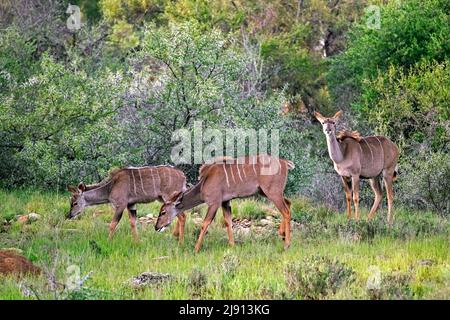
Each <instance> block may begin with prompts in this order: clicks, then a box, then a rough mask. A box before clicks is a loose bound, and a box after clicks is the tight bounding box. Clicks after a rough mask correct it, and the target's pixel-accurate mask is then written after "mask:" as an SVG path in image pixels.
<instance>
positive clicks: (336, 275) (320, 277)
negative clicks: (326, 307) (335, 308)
mask: <svg viewBox="0 0 450 320" xmlns="http://www.w3.org/2000/svg"><path fill="white" fill-rule="evenodd" d="M353 275H354V272H353V270H352V269H351V268H350V267H347V266H345V265H344V264H342V263H341V262H339V261H338V260H331V259H329V258H327V257H319V256H316V257H312V258H307V259H305V260H304V261H302V262H301V263H294V264H289V265H288V266H287V267H286V268H285V277H286V286H287V289H288V291H289V292H288V296H289V295H290V296H291V297H292V298H301V299H312V300H317V299H323V298H326V297H327V296H328V295H330V294H335V293H336V291H337V290H338V289H339V288H340V287H341V286H342V285H344V284H348V283H350V282H352V281H353V279H354V278H353Z"/></svg>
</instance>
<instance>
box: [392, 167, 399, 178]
mask: <svg viewBox="0 0 450 320" xmlns="http://www.w3.org/2000/svg"><path fill="white" fill-rule="evenodd" d="M397 177H398V165H396V166H395V169H394V176H393V177H392V181H396V180H397Z"/></svg>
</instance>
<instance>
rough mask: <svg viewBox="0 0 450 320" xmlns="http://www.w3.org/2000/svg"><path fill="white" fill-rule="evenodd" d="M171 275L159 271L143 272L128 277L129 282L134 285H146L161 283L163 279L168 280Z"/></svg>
mask: <svg viewBox="0 0 450 320" xmlns="http://www.w3.org/2000/svg"><path fill="white" fill-rule="evenodd" d="M172 278H173V277H172V276H171V275H170V274H167V273H159V272H143V273H141V274H140V275H138V276H136V277H133V278H132V279H130V281H129V282H130V283H131V285H132V286H134V287H141V286H146V285H149V284H155V283H161V282H164V281H169V280H171V279H172Z"/></svg>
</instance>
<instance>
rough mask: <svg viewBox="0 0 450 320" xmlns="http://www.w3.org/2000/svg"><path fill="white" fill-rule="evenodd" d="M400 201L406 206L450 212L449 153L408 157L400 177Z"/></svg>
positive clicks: (428, 153)
mask: <svg viewBox="0 0 450 320" xmlns="http://www.w3.org/2000/svg"><path fill="white" fill-rule="evenodd" d="M398 183H399V192H398V196H399V199H400V201H402V202H403V203H405V204H406V205H408V206H413V207H418V208H421V209H428V210H433V211H435V212H438V213H440V214H441V215H449V213H450V200H449V199H450V155H449V154H448V153H444V152H426V151H423V152H421V153H419V155H418V156H416V157H409V158H407V159H406V160H405V161H404V162H403V163H402V166H401V174H400V176H399V180H398Z"/></svg>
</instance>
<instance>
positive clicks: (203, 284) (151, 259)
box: [0, 191, 450, 299]
mask: <svg viewBox="0 0 450 320" xmlns="http://www.w3.org/2000/svg"><path fill="white" fill-rule="evenodd" d="M232 206H233V214H234V216H239V217H249V218H255V217H261V216H262V210H261V209H260V207H261V203H260V202H256V201H252V200H245V201H237V202H236V201H235V202H234V205H233V204H232ZM158 208H159V205H158V204H156V203H155V204H150V205H140V206H139V207H138V210H139V214H140V215H144V214H148V213H154V214H156V213H157V211H158ZM67 210H68V196H67V195H66V194H64V195H57V194H50V193H45V194H41V193H39V192H36V191H16V192H5V191H0V218H1V216H2V215H3V217H6V218H10V217H11V216H13V215H15V214H20V213H28V212H37V213H39V214H41V215H42V216H43V218H42V219H41V220H39V221H38V222H35V223H32V224H28V225H20V224H18V223H14V224H12V225H11V226H8V227H6V228H5V227H3V230H1V228H2V227H0V231H1V232H0V248H2V247H3V248H5V247H16V248H20V249H22V250H23V253H24V255H25V256H27V257H28V258H29V259H31V260H32V261H34V262H35V263H36V264H37V265H39V266H43V267H44V268H45V267H47V268H51V267H52V265H53V264H55V261H56V264H55V266H56V268H55V270H56V271H55V273H56V276H57V278H58V279H59V281H61V282H64V279H66V278H67V275H68V273H67V272H66V270H67V267H68V266H70V265H77V266H79V267H80V270H81V276H84V275H85V274H87V273H88V272H90V271H92V274H91V276H90V278H89V279H88V280H87V281H86V282H85V284H84V286H83V288H84V289H83V290H81V291H76V292H71V293H67V292H66V293H64V292H61V291H59V292H57V293H55V292H51V290H49V288H48V285H47V284H46V283H45V279H44V278H37V279H36V278H35V279H33V278H30V277H27V278H25V279H22V280H21V281H19V283H22V287H24V285H25V286H27V287H30V288H32V289H33V290H34V291H35V292H36V294H37V295H38V296H39V297H40V298H67V297H69V298H80V299H86V298H93V299H96V298H100V299H191V298H204V299H209V298H211V299H229V298H233V299H259V298H268V299H271V298H275V299H278V298H304V291H301V290H297V289H295V288H297V287H299V286H300V287H301V283H300V282H298V283H297V282H295V281H297V280H295V281H294V282H295V283H294V285H292V280H291V282H290V284H289V285H288V284H287V278H288V274H287V271H286V270H289V268H290V267H292V266H302V263H306V262H305V261H308V259H311V257H313V256H321V257H329V258H330V259H338V260H339V262H341V263H342V264H344V265H345V266H346V267H348V268H351V269H352V270H353V272H354V276H353V278H352V279H353V281H348V282H345V283H344V284H343V285H341V286H340V287H339V289H338V290H337V291H336V292H334V293H332V292H330V293H329V294H328V295H325V294H322V295H319V297H320V298H329V299H333V298H356V299H367V298H369V297H370V295H369V292H368V290H367V286H366V283H367V279H368V278H369V277H370V276H371V275H372V274H373V270H374V268H375V270H377V268H378V269H379V271H380V272H381V276H382V278H383V279H389V280H387V282H386V283H383V284H382V285H381V287H382V294H381V297H383V298H398V297H409V298H417V299H423V298H445V299H448V298H450V291H449V287H450V269H449V265H450V260H449V240H450V239H449V232H448V231H449V224H448V220H445V219H441V218H438V217H437V216H436V215H433V214H430V213H424V212H423V213H411V212H407V211H405V210H398V211H397V216H396V223H395V226H394V227H393V228H391V229H389V228H387V227H386V226H385V222H384V215H385V212H384V211H381V212H379V214H378V218H377V220H376V221H375V222H373V223H367V222H365V221H362V222H360V223H354V222H351V223H348V222H347V221H346V219H345V218H344V216H343V215H337V214H336V213H334V212H332V211H330V210H328V209H326V208H321V207H319V208H318V207H314V206H312V205H311V204H309V203H308V202H307V201H304V200H300V199H297V200H295V201H294V203H293V207H292V211H293V218H295V219H296V220H297V221H299V222H300V223H302V228H301V229H295V230H294V232H293V239H292V245H291V248H290V249H289V250H288V251H287V252H284V251H283V250H282V247H283V246H282V242H281V241H280V240H279V239H278V238H277V235H276V230H273V231H272V232H270V233H267V234H263V235H259V236H253V235H252V236H251V237H249V238H243V237H240V236H239V234H238V235H237V240H238V241H237V242H238V243H237V245H236V246H235V247H234V248H229V247H228V245H227V240H226V232H225V230H224V229H223V227H222V224H221V222H222V217H221V213H220V212H219V214H218V216H217V218H216V222H214V223H213V225H212V226H211V228H210V231H209V232H208V234H207V236H206V238H205V241H204V245H203V248H202V251H201V252H200V253H199V254H194V252H193V247H194V242H195V238H196V235H197V233H198V227H196V226H195V225H194V224H193V223H192V219H191V217H189V218H188V223H187V235H186V241H185V243H184V245H182V246H179V245H178V244H177V242H176V241H175V239H174V238H173V237H172V236H171V234H170V233H169V232H165V233H163V234H160V233H156V232H154V230H153V228H152V227H151V226H149V227H147V228H142V227H141V228H140V236H141V243H139V244H135V243H133V241H132V239H131V234H130V228H129V224H128V221H127V220H128V218H127V216H126V215H124V218H123V219H122V221H121V223H120V224H119V229H118V232H117V233H116V237H115V239H114V240H113V241H111V242H109V241H108V239H107V223H108V222H109V220H110V218H111V209H110V207H109V206H107V205H104V206H98V207H95V208H89V209H88V210H87V211H86V212H85V213H84V215H83V217H82V219H80V220H77V221H64V215H65V213H66V212H67ZM99 211H104V212H105V214H103V215H99V216H97V217H95V218H94V217H93V213H94V212H99ZM363 216H364V215H363ZM422 260H432V262H431V265H427V264H426V263H423V262H422ZM307 266H308V265H306V267H307ZM312 266H313V268H317V270H319V271H320V270H322V269H323V265H320V264H317V265H316V264H314V262H312ZM303 267H304V268H306V267H305V266H304V265H303ZM305 270H306V269H305ZM144 271H155V272H163V273H170V274H172V275H173V276H175V280H173V281H170V282H167V283H164V284H155V285H151V286H149V287H146V288H143V289H133V288H131V287H130V286H129V285H128V284H126V283H125V282H126V281H127V280H128V279H130V278H131V277H133V276H135V275H138V274H140V273H142V272H144ZM319 271H317V272H316V271H315V272H310V273H309V274H308V273H306V275H307V276H309V277H312V279H316V278H314V277H316V275H317V274H318V272H319ZM305 272H306V271H305ZM69 275H70V273H69ZM405 278H407V279H406V280H405ZM308 279H309V280H308V281H310V282H314V281H313V280H311V278H308ZM316 280H317V279H316ZM389 281H390V282H392V283H390V282H389ZM293 288H294V289H293ZM310 289H311V290H315V289H317V288H316V287H314V286H313V287H312V288H310ZM310 289H308V290H310ZM380 290H381V289H380ZM22 292H23V289H20V285H18V281H17V280H14V279H11V278H7V277H3V278H0V299H23V298H24V297H23V295H22ZM380 292H381V291H380ZM405 292H406V293H405Z"/></svg>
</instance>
